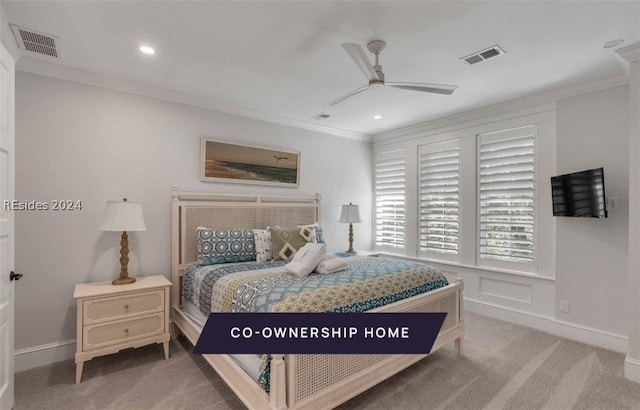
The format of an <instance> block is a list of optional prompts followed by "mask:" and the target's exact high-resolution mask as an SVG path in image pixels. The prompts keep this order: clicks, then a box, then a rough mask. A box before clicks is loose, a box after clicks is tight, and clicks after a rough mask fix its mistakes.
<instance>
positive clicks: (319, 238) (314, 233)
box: [298, 223, 326, 244]
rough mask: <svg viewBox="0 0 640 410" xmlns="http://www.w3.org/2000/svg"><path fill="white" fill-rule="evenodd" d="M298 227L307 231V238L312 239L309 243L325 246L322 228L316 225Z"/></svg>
mask: <svg viewBox="0 0 640 410" xmlns="http://www.w3.org/2000/svg"><path fill="white" fill-rule="evenodd" d="M298 227H299V228H305V229H308V230H309V236H310V237H311V238H312V239H311V241H310V242H313V243H324V244H326V242H325V240H324V233H323V232H322V227H321V226H320V225H318V224H317V223H315V224H311V225H299V226H298Z"/></svg>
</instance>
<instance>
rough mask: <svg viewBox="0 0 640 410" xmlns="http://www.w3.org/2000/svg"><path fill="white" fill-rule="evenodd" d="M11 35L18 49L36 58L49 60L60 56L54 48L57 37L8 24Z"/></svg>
mask: <svg viewBox="0 0 640 410" xmlns="http://www.w3.org/2000/svg"><path fill="white" fill-rule="evenodd" d="M10 26H11V30H12V31H13V35H14V36H15V38H16V41H17V42H18V47H20V48H21V49H23V50H27V51H29V52H30V53H33V54H35V55H38V56H46V57H50V58H56V59H57V58H59V57H60V54H59V51H58V49H57V48H56V39H57V38H58V37H56V36H52V35H51V34H45V33H39V32H37V31H35V30H31V29H28V28H25V27H20V26H16V25H15V24H10Z"/></svg>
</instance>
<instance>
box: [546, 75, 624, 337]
mask: <svg viewBox="0 0 640 410" xmlns="http://www.w3.org/2000/svg"><path fill="white" fill-rule="evenodd" d="M628 106H629V87H628V86H621V87H616V88H611V89H607V90H603V91H598V92H594V93H590V94H585V95H580V96H577V97H572V98H567V99H564V100H560V101H558V104H557V136H556V158H557V164H556V170H557V173H558V174H564V173H569V172H576V171H582V170H586V169H591V168H597V167H604V176H605V190H606V194H607V196H609V197H610V196H617V197H618V198H619V204H620V208H619V209H618V210H617V211H609V218H608V219H602V220H600V219H590V218H556V243H557V247H556V249H557V251H556V318H557V319H559V320H564V321H568V322H574V323H578V324H582V325H586V326H589V327H593V328H596V329H602V330H608V331H611V332H615V333H619V334H627V331H628V325H627V322H626V321H627V314H626V313H627V290H626V286H627V240H628V238H627V235H628V226H629V206H628V205H629V186H628V184H629V154H628V145H629V144H628V139H629V136H628V135H629V134H628V121H627V119H628ZM634 212H637V210H636V211H634ZM560 300H566V301H568V302H569V305H570V309H569V313H563V312H560V309H559V301H560Z"/></svg>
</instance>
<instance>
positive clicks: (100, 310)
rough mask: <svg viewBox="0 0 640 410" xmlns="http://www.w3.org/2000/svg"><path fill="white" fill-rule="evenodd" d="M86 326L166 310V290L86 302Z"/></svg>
mask: <svg viewBox="0 0 640 410" xmlns="http://www.w3.org/2000/svg"><path fill="white" fill-rule="evenodd" d="M83 306H84V323H83V324H84V325H85V326H86V325H91V324H95V323H101V322H106V321H111V320H118V319H124V318H127V317H131V316H139V315H142V314H149V313H155V312H161V311H162V310H164V290H156V291H153V292H145V293H135V294H131V295H126V296H114V297H109V298H100V299H92V300H86V301H85V302H84V305H83Z"/></svg>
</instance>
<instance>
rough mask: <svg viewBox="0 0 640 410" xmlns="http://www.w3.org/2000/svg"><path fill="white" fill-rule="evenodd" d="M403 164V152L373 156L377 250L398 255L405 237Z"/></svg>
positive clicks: (404, 169)
mask: <svg viewBox="0 0 640 410" xmlns="http://www.w3.org/2000/svg"><path fill="white" fill-rule="evenodd" d="M405 200H406V160H405V154H404V150H402V151H395V152H390V153H382V154H378V155H376V160H375V201H376V214H375V218H376V221H375V224H376V249H381V250H384V249H385V248H387V250H389V251H392V252H393V251H395V252H398V251H400V250H404V248H405V237H406V207H405Z"/></svg>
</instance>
